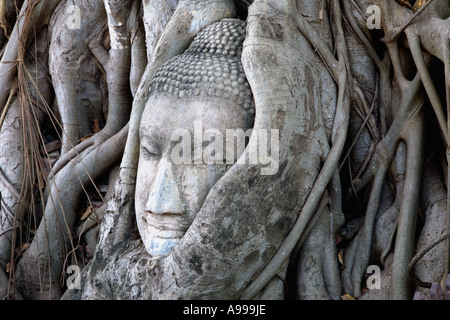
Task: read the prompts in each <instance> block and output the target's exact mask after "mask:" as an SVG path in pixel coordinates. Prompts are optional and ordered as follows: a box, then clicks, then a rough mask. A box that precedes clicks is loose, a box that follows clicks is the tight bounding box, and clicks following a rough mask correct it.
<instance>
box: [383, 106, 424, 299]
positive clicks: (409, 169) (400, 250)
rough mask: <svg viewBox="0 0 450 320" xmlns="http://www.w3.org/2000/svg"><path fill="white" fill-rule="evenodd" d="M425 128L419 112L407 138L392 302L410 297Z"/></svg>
mask: <svg viewBox="0 0 450 320" xmlns="http://www.w3.org/2000/svg"><path fill="white" fill-rule="evenodd" d="M424 125H425V123H424V113H423V111H422V110H420V111H419V112H418V113H417V114H416V115H415V116H414V118H412V119H411V121H410V123H409V125H408V126H407V127H406V132H405V135H404V139H405V142H406V144H407V161H406V175H405V187H404V190H403V197H402V203H401V206H400V213H399V220H398V226H397V238H396V241H395V250H394V258H393V263H392V286H391V292H390V298H391V299H393V300H399V299H402V300H406V299H410V298H411V296H410V289H411V288H410V286H411V278H410V276H409V273H408V265H409V263H410V261H411V259H412V258H413V256H414V244H415V232H416V220H417V213H418V209H419V197H420V185H421V178H422V169H423V162H424V159H423V158H424V136H425V132H424Z"/></svg>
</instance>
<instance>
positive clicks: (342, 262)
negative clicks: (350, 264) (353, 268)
mask: <svg viewBox="0 0 450 320" xmlns="http://www.w3.org/2000/svg"><path fill="white" fill-rule="evenodd" d="M338 259H339V262H340V264H341V265H343V266H345V264H344V250H341V251H339V252H338Z"/></svg>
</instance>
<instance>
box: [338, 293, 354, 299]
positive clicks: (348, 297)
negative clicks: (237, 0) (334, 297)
mask: <svg viewBox="0 0 450 320" xmlns="http://www.w3.org/2000/svg"><path fill="white" fill-rule="evenodd" d="M341 300H356V299H355V298H353V297H352V296H351V295H349V294H344V295H343V296H341Z"/></svg>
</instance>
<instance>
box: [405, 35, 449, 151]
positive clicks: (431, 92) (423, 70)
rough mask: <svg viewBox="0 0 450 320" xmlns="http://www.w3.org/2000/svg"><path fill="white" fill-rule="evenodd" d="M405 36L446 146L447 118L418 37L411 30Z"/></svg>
mask: <svg viewBox="0 0 450 320" xmlns="http://www.w3.org/2000/svg"><path fill="white" fill-rule="evenodd" d="M406 36H407V38H408V43H409V47H410V49H411V54H412V56H413V59H414V63H415V64H416V67H417V71H418V72H419V74H420V78H421V79H422V83H423V86H424V87H425V90H426V92H427V94H428V98H429V99H430V103H431V106H432V107H433V110H434V113H435V114H436V118H437V119H438V123H439V128H440V129H441V133H442V136H443V138H444V142H445V144H446V146H448V141H449V140H448V138H449V136H448V129H447V120H446V117H445V114H444V107H443V105H442V102H441V99H440V98H439V94H438V92H437V90H436V87H435V85H434V83H433V79H432V78H431V75H430V72H429V71H428V68H427V66H426V63H425V60H424V58H423V55H422V54H423V53H422V48H421V45H420V38H419V37H418V36H416V35H415V34H413V33H411V32H406Z"/></svg>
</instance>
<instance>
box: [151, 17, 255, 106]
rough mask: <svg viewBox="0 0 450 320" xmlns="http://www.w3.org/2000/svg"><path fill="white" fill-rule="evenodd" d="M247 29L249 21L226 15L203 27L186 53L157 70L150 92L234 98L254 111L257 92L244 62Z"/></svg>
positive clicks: (185, 96) (238, 103) (181, 97)
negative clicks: (254, 95) (224, 17)
mask: <svg viewBox="0 0 450 320" xmlns="http://www.w3.org/2000/svg"><path fill="white" fill-rule="evenodd" d="M245 29H246V23H245V21H242V20H237V19H223V20H221V21H219V22H216V23H213V24H211V25H209V26H208V27H206V28H205V29H203V30H202V31H201V32H200V33H199V34H198V35H197V37H196V38H195V39H194V40H193V42H192V43H191V45H190V47H189V48H188V49H187V50H186V51H185V52H184V53H183V54H182V55H179V56H176V57H174V58H172V59H171V60H169V61H168V62H167V63H165V64H164V65H163V66H162V67H161V68H160V69H159V70H158V71H157V72H156V74H155V76H154V77H153V80H152V84H151V86H150V90H151V93H150V94H153V93H154V94H157V93H162V92H164V93H165V94H168V95H172V96H174V97H177V98H179V99H183V98H189V97H190V99H192V98H193V97H195V96H200V95H207V96H212V97H218V98H222V99H226V100H229V99H231V100H232V101H233V102H234V103H236V104H237V105H239V106H242V107H243V108H245V109H246V110H247V111H248V112H249V113H251V114H253V113H254V102H253V96H252V92H251V89H250V86H249V84H248V82H247V78H246V76H245V72H244V69H243V67H242V63H241V53H242V46H243V42H244V40H245Z"/></svg>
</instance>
